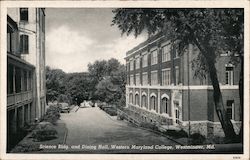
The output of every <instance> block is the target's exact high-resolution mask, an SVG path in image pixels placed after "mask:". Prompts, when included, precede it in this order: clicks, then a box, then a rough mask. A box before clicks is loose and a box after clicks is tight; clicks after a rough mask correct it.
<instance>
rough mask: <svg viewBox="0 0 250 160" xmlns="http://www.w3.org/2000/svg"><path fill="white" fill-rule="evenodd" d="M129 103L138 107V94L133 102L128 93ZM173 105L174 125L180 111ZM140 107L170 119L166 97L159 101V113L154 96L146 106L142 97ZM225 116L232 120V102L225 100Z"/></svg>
mask: <svg viewBox="0 0 250 160" xmlns="http://www.w3.org/2000/svg"><path fill="white" fill-rule="evenodd" d="M129 103H130V104H134V105H136V106H140V101H139V94H135V100H133V94H132V93H130V94H129ZM174 105H175V107H174V108H175V114H176V115H175V117H176V123H178V122H179V118H180V111H179V109H178V108H179V104H178V103H174ZM140 107H143V108H146V109H148V110H154V111H156V112H158V113H166V114H168V115H169V116H170V117H171V107H170V103H169V99H168V98H166V97H163V98H162V99H161V105H160V111H158V109H157V100H156V97H155V96H151V97H150V104H149V106H148V102H147V96H146V95H142V96H141V106H140ZM226 114H227V116H228V118H230V119H234V100H227V102H226Z"/></svg>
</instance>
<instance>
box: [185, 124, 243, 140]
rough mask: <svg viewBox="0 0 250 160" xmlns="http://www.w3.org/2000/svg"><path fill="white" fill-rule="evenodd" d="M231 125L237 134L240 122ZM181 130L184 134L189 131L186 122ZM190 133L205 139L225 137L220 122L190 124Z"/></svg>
mask: <svg viewBox="0 0 250 160" xmlns="http://www.w3.org/2000/svg"><path fill="white" fill-rule="evenodd" d="M232 123H233V126H234V130H235V132H236V134H239V131H240V127H241V122H232ZM181 128H182V129H184V130H185V131H186V132H188V130H189V126H188V122H187V123H186V124H185V126H184V125H183V126H181ZM190 132H191V134H193V133H200V134H201V135H203V136H205V137H207V138H210V137H214V136H218V137H224V136H225V135H224V132H223V130H222V127H221V124H220V122H211V121H205V122H204V121H201V122H199V121H197V122H191V127H190Z"/></svg>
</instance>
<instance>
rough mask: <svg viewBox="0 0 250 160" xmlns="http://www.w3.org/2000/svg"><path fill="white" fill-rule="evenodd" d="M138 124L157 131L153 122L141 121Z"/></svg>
mask: <svg viewBox="0 0 250 160" xmlns="http://www.w3.org/2000/svg"><path fill="white" fill-rule="evenodd" d="M140 126H141V127H143V128H148V129H151V130H154V131H159V128H158V126H157V125H156V124H154V123H149V122H141V123H140Z"/></svg>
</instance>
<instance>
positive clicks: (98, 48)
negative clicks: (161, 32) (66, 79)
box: [46, 8, 146, 72]
mask: <svg viewBox="0 0 250 160" xmlns="http://www.w3.org/2000/svg"><path fill="white" fill-rule="evenodd" d="M113 16H114V15H113V13H112V9H104V8H102V9H62V8H61V9H55V8H53V9H52V8H46V65H48V66H50V67H52V68H60V69H62V70H63V71H65V72H84V71H87V65H88V63H93V62H94V61H95V60H102V59H106V60H107V59H110V58H116V59H118V60H119V61H120V62H121V63H125V61H124V57H125V53H126V51H128V50H130V49H132V48H133V47H134V46H136V45H138V44H139V43H141V42H143V41H144V40H145V39H146V36H144V35H143V36H140V37H137V38H136V39H135V38H134V36H133V35H131V36H129V37H127V36H126V35H123V36H121V32H120V31H119V30H118V28H117V27H116V26H111V23H112V18H113Z"/></svg>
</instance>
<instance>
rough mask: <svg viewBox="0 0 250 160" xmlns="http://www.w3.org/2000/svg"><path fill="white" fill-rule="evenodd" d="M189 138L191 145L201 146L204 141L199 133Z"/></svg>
mask: <svg viewBox="0 0 250 160" xmlns="http://www.w3.org/2000/svg"><path fill="white" fill-rule="evenodd" d="M190 138H191V140H192V141H191V143H192V144H203V143H204V141H205V137H204V136H203V135H201V134H200V133H194V134H191V136H190Z"/></svg>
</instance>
